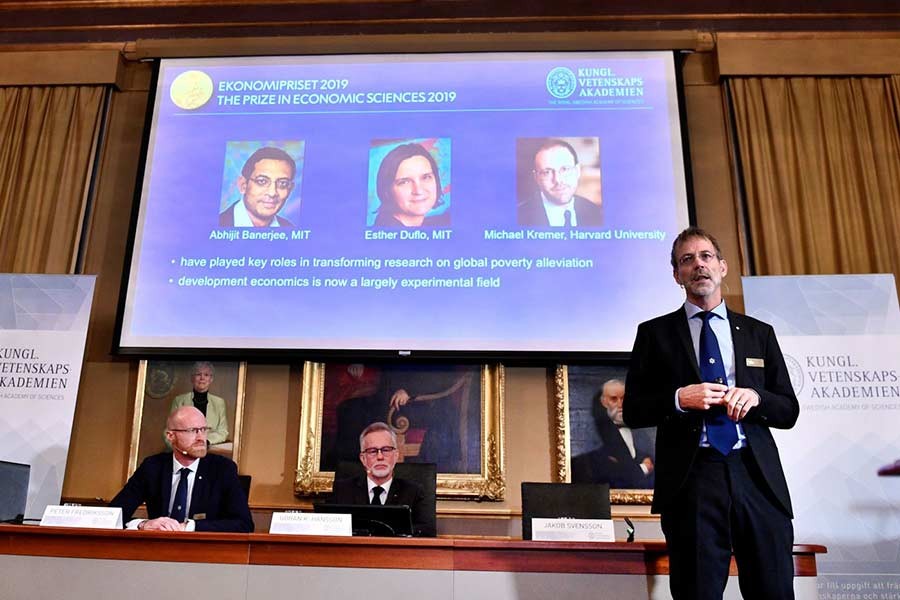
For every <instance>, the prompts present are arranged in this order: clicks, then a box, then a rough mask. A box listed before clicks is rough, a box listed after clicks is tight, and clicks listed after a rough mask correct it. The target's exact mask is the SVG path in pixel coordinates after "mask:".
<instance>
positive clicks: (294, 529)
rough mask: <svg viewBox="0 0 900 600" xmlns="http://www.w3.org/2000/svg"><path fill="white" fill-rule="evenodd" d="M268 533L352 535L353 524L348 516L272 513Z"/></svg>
mask: <svg viewBox="0 0 900 600" xmlns="http://www.w3.org/2000/svg"><path fill="white" fill-rule="evenodd" d="M269 533H287V534H291V535H338V536H343V537H348V536H351V535H353V523H352V521H351V520H350V515H339V514H333V515H332V514H325V513H297V512H277V513H272V522H271V523H270V524H269Z"/></svg>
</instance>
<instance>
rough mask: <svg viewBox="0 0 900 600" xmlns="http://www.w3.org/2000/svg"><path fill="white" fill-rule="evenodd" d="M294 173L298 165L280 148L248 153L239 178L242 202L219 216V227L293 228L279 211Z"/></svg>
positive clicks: (292, 184)
mask: <svg viewBox="0 0 900 600" xmlns="http://www.w3.org/2000/svg"><path fill="white" fill-rule="evenodd" d="M296 174H297V163H296V162H295V161H294V159H293V158H291V155H290V154H288V153H287V152H285V151H284V150H282V149H281V148H273V147H271V146H265V147H263V148H260V149H259V150H257V151H256V152H254V153H253V154H251V155H250V158H248V159H247V162H245V163H244V166H243V168H242V169H241V176H240V177H238V189H239V190H240V192H241V200H240V201H239V202H235V203H234V204H232V205H231V206H229V207H228V208H226V209H225V210H224V211H223V212H222V213H220V214H219V227H293V226H294V224H293V223H291V222H290V221H288V220H287V219H285V218H284V217H280V216H278V211H280V210H281V209H282V207H283V206H284V203H285V202H287V199H288V196H290V195H291V191H292V190H293V189H294V177H295V176H296Z"/></svg>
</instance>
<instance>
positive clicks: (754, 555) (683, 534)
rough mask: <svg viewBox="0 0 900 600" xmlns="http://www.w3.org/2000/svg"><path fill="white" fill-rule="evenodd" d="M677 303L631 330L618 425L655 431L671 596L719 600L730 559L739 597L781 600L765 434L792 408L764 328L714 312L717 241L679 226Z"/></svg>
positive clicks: (789, 571) (718, 293)
mask: <svg viewBox="0 0 900 600" xmlns="http://www.w3.org/2000/svg"><path fill="white" fill-rule="evenodd" d="M671 265H672V269H673V276H674V278H675V282H676V283H677V284H679V285H680V286H682V287H683V288H684V291H685V296H686V301H685V303H684V305H683V306H681V307H679V308H678V309H677V310H675V311H674V312H672V313H669V314H667V315H663V316H661V317H657V318H655V319H652V320H650V321H646V322H644V323H642V324H641V325H639V326H638V330H637V335H636V337H635V342H634V348H633V350H632V352H631V360H630V366H629V370H628V376H627V379H626V385H625V402H624V405H623V416H624V421H625V423H626V424H627V425H628V426H630V427H633V428H639V427H651V426H655V427H656V428H657V437H656V459H657V460H656V475H655V479H656V480H655V485H654V495H653V507H652V511H653V512H654V513H659V514H660V516H661V525H662V529H663V533H664V534H665V538H666V545H667V549H668V554H669V567H670V580H669V581H670V587H671V591H672V597H673V598H675V599H676V600H679V599H688V598H690V599H692V600H697V599H713V598H715V599H721V598H722V594H723V592H724V589H725V585H726V583H727V579H728V571H729V565H730V561H731V557H732V554H733V555H734V558H735V560H736V562H737V566H738V572H739V576H738V580H739V584H740V589H741V594H742V595H743V597H744V598H766V599H784V598H793V597H794V592H793V573H794V571H793V557H792V547H793V539H794V534H793V525H792V518H793V512H792V508H791V499H790V495H789V493H788V487H787V482H786V481H785V477H784V472H783V470H782V467H781V460H780V458H779V455H778V448H777V447H776V446H775V440H774V439H773V437H772V432H771V431H770V428H773V427H775V428H778V429H790V428H791V427H793V426H794V424H795V423H796V421H797V417H798V416H799V413H800V406H799V403H798V402H797V398H796V396H795V394H794V390H793V388H792V386H791V381H790V377H789V375H788V370H787V368H786V366H785V362H784V357H783V355H782V353H781V349H780V348H779V346H778V341H777V340H776V338H775V332H774V330H773V329H772V327H771V326H770V325H768V324H766V323H763V322H762V321H759V320H757V319H754V318H752V317H748V316H746V315H743V314H741V313H738V312H735V311H733V310H731V309H729V308H727V307H726V306H725V302H724V300H723V296H722V281H723V279H724V278H725V276H726V275H727V274H728V264H727V263H726V261H725V258H724V257H723V255H722V250H721V248H720V246H719V243H718V241H717V240H716V239H715V238H714V237H713V236H712V235H711V234H709V233H708V232H706V231H704V230H702V229H700V228H697V227H690V228H688V229H686V230H684V231H683V232H681V233H680V234H679V235H678V237H677V238H676V239H675V241H674V243H673V245H672V252H671Z"/></svg>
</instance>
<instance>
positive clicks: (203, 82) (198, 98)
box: [169, 71, 213, 110]
mask: <svg viewBox="0 0 900 600" xmlns="http://www.w3.org/2000/svg"><path fill="white" fill-rule="evenodd" d="M212 94H213V81H212V78H211V77H210V76H209V75H207V74H206V73H204V72H203V71H185V72H184V73H182V74H180V75H179V76H178V77H176V78H175V81H173V82H172V87H170V88H169V97H170V98H172V102H174V103H175V106H177V107H178V108H183V109H184V110H194V109H197V108H200V107H201V106H203V105H204V104H206V103H207V102H209V99H210V98H212Z"/></svg>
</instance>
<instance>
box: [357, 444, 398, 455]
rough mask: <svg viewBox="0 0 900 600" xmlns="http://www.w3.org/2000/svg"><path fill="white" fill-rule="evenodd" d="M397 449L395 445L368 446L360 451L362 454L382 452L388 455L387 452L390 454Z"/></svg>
mask: <svg viewBox="0 0 900 600" xmlns="http://www.w3.org/2000/svg"><path fill="white" fill-rule="evenodd" d="M395 450H396V448H394V447H393V446H382V447H381V448H366V449H365V450H363V451H362V452H360V454H368V455H369V456H378V453H379V452H381V453H382V454H385V455H387V454H390V453H391V452H394V451H395Z"/></svg>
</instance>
